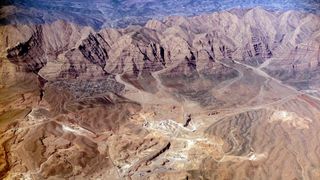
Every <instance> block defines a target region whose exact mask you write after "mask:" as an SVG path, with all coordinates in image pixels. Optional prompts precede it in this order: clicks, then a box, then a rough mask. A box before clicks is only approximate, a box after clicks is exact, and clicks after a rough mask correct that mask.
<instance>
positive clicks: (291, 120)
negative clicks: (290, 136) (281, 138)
mask: <svg viewBox="0 0 320 180" xmlns="http://www.w3.org/2000/svg"><path fill="white" fill-rule="evenodd" d="M279 121H281V122H283V123H286V124H289V125H290V126H292V127H295V128H297V129H308V128H309V124H310V123H311V122H312V120H311V119H309V118H307V117H303V118H302V117H300V116H298V115H297V114H296V113H295V112H288V111H275V112H274V113H273V114H272V116H271V117H270V120H269V122H271V123H272V122H279Z"/></svg>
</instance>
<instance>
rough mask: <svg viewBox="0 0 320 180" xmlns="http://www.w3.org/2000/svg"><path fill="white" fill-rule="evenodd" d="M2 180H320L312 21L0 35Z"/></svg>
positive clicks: (231, 18) (199, 19) (267, 17)
mask: <svg viewBox="0 0 320 180" xmlns="http://www.w3.org/2000/svg"><path fill="white" fill-rule="evenodd" d="M0 53H1V57H0V179H101V180H102V179H133V180H138V179H175V180H177V179H226V180H229V179H285V180H287V179H290V180H291V179H304V180H309V179H310V180H316V179H320V131H319V130H320V16H319V15H317V14H315V13H310V12H301V11H297V10H286V11H278V10H266V9H264V8H262V7H254V8H247V9H239V8H233V9H230V10H222V11H217V12H212V13H206V14H201V15H196V16H188V17H185V16H168V17H165V18H164V19H163V20H156V19H151V20H148V21H147V22H146V23H145V24H144V25H129V26H127V27H125V28H121V27H116V28H111V27H106V28H101V29H99V30H97V29H95V28H92V27H90V26H83V25H78V24H76V23H74V22H68V21H65V20H57V21H53V22H50V23H44V24H29V23H27V24H6V25H2V26H0Z"/></svg>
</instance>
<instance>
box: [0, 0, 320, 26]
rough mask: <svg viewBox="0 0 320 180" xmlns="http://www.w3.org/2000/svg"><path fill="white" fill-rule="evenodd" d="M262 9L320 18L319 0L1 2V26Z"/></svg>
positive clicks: (135, 20) (104, 22)
mask: <svg viewBox="0 0 320 180" xmlns="http://www.w3.org/2000/svg"><path fill="white" fill-rule="evenodd" d="M258 6H259V7H262V8H264V9H267V10H299V11H304V12H309V13H313V14H320V5H319V3H318V2H317V0H312V1H303V0H298V1H293V0H287V1H264V0H258V1H250V0H247V1H242V2H239V1H234V0H233V1H227V2H225V1H209V0H184V1H179V2H178V1H170V0H165V1H155V0H145V1H143V0H142V1H139V0H136V1H133V0H124V1H115V0H108V1H100V0H98V1H94V2H89V1H77V0H73V1H66V2H64V1H61V0H54V1H43V0H35V1H33V2H29V1H26V0H4V1H2V2H0V25H7V24H43V23H48V22H53V21H56V20H65V21H70V22H73V23H76V24H79V25H85V26H91V27H93V28H94V29H100V28H104V27H116V28H117V27H119V28H123V27H127V26H128V25H143V24H145V23H146V22H147V21H148V20H150V19H160V20H161V19H163V18H164V17H167V16H197V15H201V14H208V13H213V12H218V11H224V10H232V9H238V8H239V9H250V8H254V7H258Z"/></svg>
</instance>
